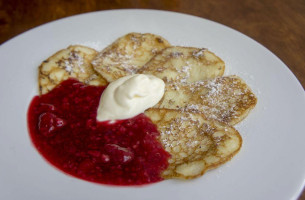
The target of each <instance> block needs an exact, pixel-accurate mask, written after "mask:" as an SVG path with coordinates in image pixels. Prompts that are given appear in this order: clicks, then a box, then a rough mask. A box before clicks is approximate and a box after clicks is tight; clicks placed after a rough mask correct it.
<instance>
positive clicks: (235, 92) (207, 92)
mask: <svg viewBox="0 0 305 200" xmlns="http://www.w3.org/2000/svg"><path fill="white" fill-rule="evenodd" d="M256 103H257V98H256V96H255V95H254V94H253V92H252V91H251V89H250V88H249V87H248V86H247V84H246V83H245V82H244V81H243V80H242V79H241V78H239V77H238V76H234V75H231V76H224V77H217V78H214V79H209V80H205V81H198V82H194V83H191V84H180V83H172V84H167V85H166V88H165V93H164V96H163V98H162V99H161V101H160V102H159V103H158V104H157V105H156V106H155V108H167V109H176V110H180V111H183V112H195V113H202V114H204V115H205V116H206V117H207V119H210V120H217V121H219V122H222V123H226V124H229V125H235V124H237V123H238V122H240V121H242V120H243V119H244V118H245V117H246V116H247V115H248V113H249V112H250V110H252V109H253V108H254V107H255V105H256Z"/></svg>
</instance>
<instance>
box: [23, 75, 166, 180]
mask: <svg viewBox="0 0 305 200" xmlns="http://www.w3.org/2000/svg"><path fill="white" fill-rule="evenodd" d="M103 90H104V87H95V86H86V85H84V84H82V83H80V82H78V81H76V80H73V79H68V80H66V81H64V82H62V83H61V84H60V85H59V86H58V87H56V88H55V89H53V90H52V91H51V92H49V93H47V94H45V95H42V96H39V97H38V96H36V97H34V98H33V100H32V102H31V104H30V107H29V110H28V128H29V133H30V137H31V139H32V142H33V144H34V146H35V147H36V148H37V150H38V151H39V152H40V153H41V154H42V156H43V157H44V158H45V159H46V160H47V161H48V162H49V163H51V164H52V165H54V166H55V167H56V168H58V169H60V170H62V171H64V172H65V173H67V174H70V175H72V176H74V177H77V178H80V179H83V180H87V181H91V182H95V183H103V184H111V185H143V184H147V183H154V182H158V181H161V180H162V178H161V176H160V174H161V172H162V171H163V170H165V169H166V168H167V166H168V158H169V157H170V155H169V154H168V153H167V152H166V151H165V150H164V149H163V148H162V145H161V144H160V142H159V141H158V140H157V139H156V138H157V136H159V132H158V130H157V128H156V126H155V125H154V124H153V123H152V122H151V121H150V119H149V118H148V117H146V116H145V115H144V114H140V115H138V116H136V117H134V118H131V119H127V120H121V121H119V122H117V123H114V124H109V123H101V122H97V121H96V114H97V107H98V104H99V100H100V96H101V94H102V92H103Z"/></svg>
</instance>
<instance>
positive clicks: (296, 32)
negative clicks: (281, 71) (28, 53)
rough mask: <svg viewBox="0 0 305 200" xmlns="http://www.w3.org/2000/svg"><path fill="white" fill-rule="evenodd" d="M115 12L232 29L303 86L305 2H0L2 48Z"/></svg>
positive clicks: (154, 0) (303, 195)
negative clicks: (51, 25) (70, 21)
mask: <svg viewBox="0 0 305 200" xmlns="http://www.w3.org/2000/svg"><path fill="white" fill-rule="evenodd" d="M119 8H150V9H159V10H170V11H176V12H181V13H187V14H191V15H196V16H199V17H203V18H206V19H210V20H213V21H216V22H219V23H221V24H224V25H227V26H229V27H232V28H234V29H236V30H238V31H240V32H242V33H244V34H246V35H248V36H250V37H252V38H253V39H255V40H256V41H258V42H259V43H261V44H263V45H264V46H265V47H267V48H268V49H269V50H271V51H272V52H273V53H274V54H276V55H277V56H278V57H279V58H280V59H281V60H282V61H283V62H284V63H285V64H286V65H287V66H288V67H289V68H290V70H291V71H292V72H293V73H294V74H295V75H296V77H297V78H298V79H299V81H300V82H301V84H302V85H303V87H305V32H304V30H305V28H304V27H305V1H304V0H290V1H287V0H273V1H265V0H230V1H227V0H211V1H206V0H142V1H141V0H75V1H72V0H0V44H2V43H3V42H5V41H6V40H8V39H10V38H12V37H14V36H16V35H18V34H20V33H22V32H24V31H26V30H29V29H31V28H33V27H36V26H38V25H41V24H44V23H46V22H49V21H53V20H56V19H60V18H63V17H67V16H71V15H76V14H80V13H85V12H91V11H97V10H108V9H119ZM299 200H305V191H303V193H302V195H301V196H300V197H299Z"/></svg>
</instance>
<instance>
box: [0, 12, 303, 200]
mask: <svg viewBox="0 0 305 200" xmlns="http://www.w3.org/2000/svg"><path fill="white" fill-rule="evenodd" d="M132 31H134V32H150V33H155V34H160V35H161V36H163V37H165V38H166V39H168V40H169V41H170V42H171V43H172V44H174V45H185V46H195V47H207V48H209V49H210V50H211V51H213V52H215V53H216V54H217V55H218V56H220V57H221V58H222V59H223V60H224V61H225V63H226V70H227V71H226V73H227V74H237V75H239V76H241V77H242V78H243V79H245V81H246V82H247V83H248V84H249V85H250V86H251V88H252V89H253V91H254V92H255V93H256V95H257V97H258V104H257V106H256V108H255V109H254V110H253V111H252V112H251V113H250V115H249V116H248V118H247V119H246V120H244V121H243V122H242V123H241V124H240V125H238V126H237V128H238V130H239V131H240V133H241V135H242V137H243V140H244V143H243V147H242V150H241V151H240V153H239V154H238V155H237V156H236V157H234V158H233V160H231V161H230V162H228V163H227V164H225V165H223V166H221V167H219V168H217V169H215V170H212V171H209V172H207V174H206V175H204V176H203V177H200V178H198V179H195V180H190V181H176V180H167V181H163V182H160V183H157V184H152V185H149V186H145V187H109V186H103V185H98V184H92V183H89V182H86V181H82V180H79V179H75V178H72V177H70V176H67V175H65V174H63V173H62V172H60V171H58V170H56V169H54V168H53V167H52V166H50V165H49V164H48V163H46V162H45V160H43V159H42V157H41V156H40V155H39V154H38V153H37V151H36V149H34V148H33V146H32V144H31V141H30V139H29V136H28V133H27V126H26V112H27V108H28V105H29V102H30V100H31V99H32V97H33V96H34V95H36V94H37V67H38V65H39V64H40V63H41V62H42V61H43V60H44V59H46V58H47V57H49V56H50V55H51V54H53V53H54V52H56V51H58V50H60V49H62V48H65V47H67V46H68V45H70V44H83V45H88V46H91V47H93V48H96V49H97V50H101V49H102V48H104V47H105V46H106V45H108V44H110V43H111V42H112V41H113V40H114V39H116V38H117V37H119V36H122V35H124V34H126V33H128V32H132ZM0 62H1V68H0V70H1V71H0V72H1V78H0V92H1V93H0V94H1V97H0V108H1V109H0V110H1V114H0V199H6V200H11V199H31V200H36V199H39V200H40V199H51V200H53V199H56V200H61V199H73V200H78V199H119V200H121V199H124V200H127V199H132V200H135V199H152V200H156V199H175V200H178V199H193V200H195V199H278V200H279V199H285V200H287V199H296V198H297V196H298V195H299V193H300V192H301V190H302V187H303V185H304V180H305V156H304V153H305V145H304V141H305V134H304V133H305V131H304V120H305V93H304V90H303V89H302V87H301V85H300V84H299V82H298V81H297V79H296V78H295V77H294V75H293V74H292V73H291V72H290V71H289V69H288V68H287V67H286V66H285V65H284V64H283V63H282V62H281V61H280V60H279V59H278V58H277V57H276V56H274V55H273V54H272V53H271V52H270V51H268V50H267V49H266V48H264V47H263V46H261V45H260V44H258V43H257V42H255V41H253V40H252V39H250V38H248V37H247V36H245V35H243V34H241V33H239V32H237V31H234V30H232V29H230V28H228V27H225V26H223V25H220V24H217V23H214V22H211V21H208V20H205V19H201V18H198V17H193V16H189V15H184V14H178V13H172V12H164V11H153V10H113V11H104V12H95V13H89V14H83V15H79V16H74V17H70V18H66V19H62V20H59V21H55V22H52V23H48V24H46V25H43V26H40V27H38V28H35V29H33V30H30V31H28V32H26V33H24V34H22V35H20V36H18V37H16V38H14V39H12V40H10V41H8V42H6V43H4V44H3V45H2V46H0Z"/></svg>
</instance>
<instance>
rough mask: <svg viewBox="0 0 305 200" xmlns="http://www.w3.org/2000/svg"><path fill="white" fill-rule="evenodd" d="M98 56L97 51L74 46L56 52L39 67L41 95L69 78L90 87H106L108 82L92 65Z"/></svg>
mask: <svg viewBox="0 0 305 200" xmlns="http://www.w3.org/2000/svg"><path fill="white" fill-rule="evenodd" d="M96 55H97V51H95V50H94V49H91V48H89V47H85V46H81V45H72V46H69V47H68V48H66V49H62V50H60V51H58V52H56V53H55V54H54V55H52V56H51V57H49V58H48V59H46V60H45V61H43V63H42V64H41V65H40V66H39V69H38V73H39V75H38V83H39V93H40V94H46V93H48V92H49V91H51V90H52V89H53V88H54V87H56V86H57V85H58V84H60V83H61V82H62V81H64V80H66V79H68V78H75V79H77V80H79V81H80V82H83V83H86V84H89V85H96V86H103V85H106V84H107V81H106V80H105V79H104V78H103V77H101V76H100V75H99V74H98V73H96V72H95V71H94V69H93V67H92V65H91V61H92V59H93V58H94V57H95V56H96Z"/></svg>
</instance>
